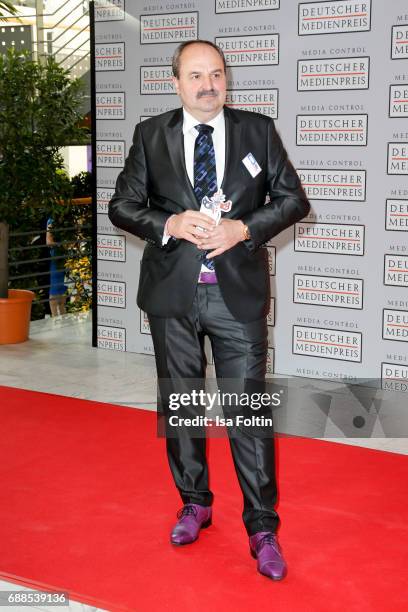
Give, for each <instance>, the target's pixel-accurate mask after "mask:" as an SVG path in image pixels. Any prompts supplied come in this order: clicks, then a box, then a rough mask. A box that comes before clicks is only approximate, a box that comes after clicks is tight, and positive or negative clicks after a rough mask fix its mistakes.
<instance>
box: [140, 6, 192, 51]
mask: <svg viewBox="0 0 408 612" xmlns="http://www.w3.org/2000/svg"><path fill="white" fill-rule="evenodd" d="M197 38H198V12H197V11H194V12H192V13H160V14H156V15H140V44H141V45H149V44H158V43H159V44H160V43H166V44H167V43H181V42H183V41H188V40H196V39H197Z"/></svg>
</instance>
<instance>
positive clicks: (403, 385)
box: [381, 361, 408, 391]
mask: <svg viewBox="0 0 408 612" xmlns="http://www.w3.org/2000/svg"><path fill="white" fill-rule="evenodd" d="M381 383H382V384H381V387H382V388H383V389H386V390H388V391H408V366H406V365H400V364H399V363H387V362H385V361H384V362H383V363H382V364H381Z"/></svg>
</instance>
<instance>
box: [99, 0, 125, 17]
mask: <svg viewBox="0 0 408 612" xmlns="http://www.w3.org/2000/svg"><path fill="white" fill-rule="evenodd" d="M123 19H125V0H109V1H107V0H96V1H95V21H122V20H123Z"/></svg>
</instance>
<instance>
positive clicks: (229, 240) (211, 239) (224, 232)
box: [198, 219, 245, 259]
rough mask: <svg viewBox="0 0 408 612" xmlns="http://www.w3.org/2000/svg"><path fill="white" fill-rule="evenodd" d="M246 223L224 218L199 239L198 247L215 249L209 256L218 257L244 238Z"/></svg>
mask: <svg viewBox="0 0 408 612" xmlns="http://www.w3.org/2000/svg"><path fill="white" fill-rule="evenodd" d="M244 227H245V226H244V223H243V222H242V221H239V220H233V219H222V220H221V222H220V223H219V225H217V226H216V227H215V228H214V229H213V230H211V231H209V232H207V234H206V235H205V236H204V238H202V239H200V240H199V243H198V248H199V249H205V250H206V251H208V250H210V249H213V250H212V251H211V252H210V253H208V255H207V257H208V258H209V259H210V258H211V257H217V255H221V253H224V251H228V249H232V247H234V246H235V245H236V244H238V242H241V241H242V240H244Z"/></svg>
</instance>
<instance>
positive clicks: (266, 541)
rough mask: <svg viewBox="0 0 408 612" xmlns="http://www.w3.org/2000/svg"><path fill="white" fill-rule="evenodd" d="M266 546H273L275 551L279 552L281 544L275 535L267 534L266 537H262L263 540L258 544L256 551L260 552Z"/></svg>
mask: <svg viewBox="0 0 408 612" xmlns="http://www.w3.org/2000/svg"><path fill="white" fill-rule="evenodd" d="M266 545H269V546H273V547H274V548H275V550H276V551H277V552H279V544H278V542H277V540H276V537H275V534H273V533H266V534H265V535H264V536H262V538H261V539H260V540H259V542H258V544H257V547H256V551H257V552H259V551H260V550H261V548H263V547H264V546H266Z"/></svg>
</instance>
